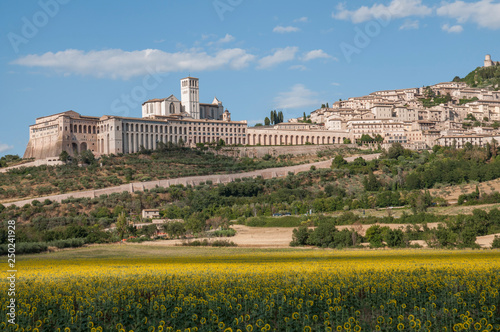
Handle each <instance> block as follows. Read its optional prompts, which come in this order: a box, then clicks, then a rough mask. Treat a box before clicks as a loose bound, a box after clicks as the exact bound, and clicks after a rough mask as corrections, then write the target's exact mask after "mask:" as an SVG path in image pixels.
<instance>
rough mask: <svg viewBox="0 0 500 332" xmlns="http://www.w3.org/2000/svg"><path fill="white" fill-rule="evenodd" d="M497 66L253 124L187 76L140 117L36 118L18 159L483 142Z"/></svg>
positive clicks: (491, 117)
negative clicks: (235, 117) (178, 148)
mask: <svg viewBox="0 0 500 332" xmlns="http://www.w3.org/2000/svg"><path fill="white" fill-rule="evenodd" d="M497 68H500V64H499V62H495V61H492V60H491V56H489V55H487V56H486V57H485V60H484V66H483V67H482V68H481V67H480V68H477V69H476V70H475V71H473V72H472V73H471V74H469V75H468V76H467V77H466V78H464V79H460V78H459V77H455V79H453V81H452V82H444V83H439V84H435V85H431V86H425V87H420V88H409V89H396V90H385V91H376V92H373V93H371V94H369V95H367V96H362V97H352V98H349V99H347V100H339V101H336V102H334V103H333V104H332V105H331V106H329V105H328V104H326V105H323V106H322V107H321V108H319V109H317V110H315V111H313V112H312V113H311V114H310V115H309V116H304V117H299V118H296V119H291V120H289V121H288V122H282V123H277V124H275V125H273V126H269V125H268V126H255V127H248V125H247V121H232V120H231V114H230V113H229V111H228V110H227V109H226V110H224V107H223V105H222V102H221V101H220V100H219V99H217V98H216V97H215V98H214V100H213V102H212V103H211V104H203V103H200V101H199V80H198V78H194V77H187V78H184V79H182V80H181V96H182V98H181V100H179V99H177V98H176V97H175V96H174V95H170V97H168V98H162V99H151V100H148V101H145V102H144V103H143V105H142V117H140V118H133V117H122V116H117V115H104V116H102V117H95V116H83V115H80V114H79V113H77V112H74V111H67V112H62V113H58V114H54V115H50V116H46V117H42V118H38V119H37V120H36V123H35V124H34V125H32V126H30V141H29V143H28V146H27V148H26V152H25V154H24V158H34V159H37V160H54V158H57V157H58V156H59V155H60V154H61V153H62V152H63V151H65V152H66V153H68V154H69V155H70V156H75V155H77V154H80V153H82V152H83V151H87V150H89V151H91V152H92V153H93V154H94V155H96V156H101V155H109V154H121V153H124V154H127V153H135V152H138V151H140V150H141V149H147V150H155V149H157V148H158V146H160V145H161V144H166V143H169V142H170V143H174V144H182V145H184V146H192V147H194V146H196V145H199V144H207V143H208V144H211V143H220V144H224V145H232V146H270V145H273V146H275V145H307V144H347V143H368V144H369V143H378V144H381V145H382V146H383V147H388V146H390V145H391V144H392V143H400V144H402V145H403V146H404V147H405V148H409V149H413V150H420V149H427V148H430V147H433V146H434V145H441V146H455V147H457V148H460V147H463V146H465V144H467V143H470V144H472V145H477V146H484V145H486V144H487V143H491V142H492V141H493V140H495V141H499V140H500V131H499V130H498V128H499V121H500V91H498V90H499V83H498V78H499V77H500V70H497ZM497 71H498V73H497Z"/></svg>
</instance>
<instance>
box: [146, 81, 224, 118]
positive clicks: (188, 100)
mask: <svg viewBox="0 0 500 332" xmlns="http://www.w3.org/2000/svg"><path fill="white" fill-rule="evenodd" d="M223 113H224V107H223V106H222V102H221V101H219V100H218V99H217V97H215V98H214V100H213V101H212V103H211V104H204V103H200V100H199V80H198V79H197V78H195V77H186V78H183V79H182V80H181V100H179V99H177V98H176V97H175V96H174V95H170V97H168V98H163V99H150V100H148V101H146V102H144V103H143V104H142V117H143V118H147V117H151V116H155V115H161V116H168V115H174V114H177V115H184V116H190V117H191V118H193V119H210V120H222V114H223Z"/></svg>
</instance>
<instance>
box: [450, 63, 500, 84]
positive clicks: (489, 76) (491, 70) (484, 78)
mask: <svg viewBox="0 0 500 332" xmlns="http://www.w3.org/2000/svg"><path fill="white" fill-rule="evenodd" d="M458 80H459V81H460V82H465V83H467V84H468V85H469V86H471V87H473V88H491V89H494V90H499V89H500V65H496V66H492V67H477V68H476V69H474V70H473V71H471V72H470V73H469V74H467V76H465V77H464V78H462V79H460V78H458V77H455V79H454V81H458Z"/></svg>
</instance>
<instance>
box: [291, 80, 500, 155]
mask: <svg viewBox="0 0 500 332" xmlns="http://www.w3.org/2000/svg"><path fill="white" fill-rule="evenodd" d="M429 96H434V99H438V100H440V98H442V97H447V98H448V100H447V101H446V102H445V103H441V104H436V105H431V106H429V105H425V106H424V103H423V102H422V99H430V98H429ZM302 120H303V119H302V118H297V119H293V120H292V121H294V122H300V121H302ZM310 120H311V122H312V123H318V124H323V125H324V130H331V131H339V130H346V131H347V132H348V133H349V134H348V135H347V136H348V138H349V139H351V141H352V142H355V141H357V140H359V139H360V138H361V136H362V135H369V136H371V137H375V136H377V135H380V136H381V137H382V138H384V143H393V142H399V143H403V144H405V145H407V146H408V147H411V148H415V149H419V148H428V147H432V146H434V145H444V146H451V145H456V146H457V147H461V146H463V145H465V144H466V143H467V142H470V143H471V144H473V145H485V144H486V143H488V142H491V140H493V139H495V140H497V141H499V139H500V131H499V130H498V122H499V121H500V91H493V90H487V89H478V88H471V87H468V86H467V84H465V83H462V82H445V83H439V84H435V85H432V86H429V87H422V88H412V89H400V90H386V91H377V92H373V93H371V94H370V95H368V96H362V97H353V98H349V99H347V100H340V101H337V102H335V103H333V105H331V107H328V108H326V107H323V108H320V109H317V110H315V111H313V112H312V113H311V116H310ZM464 123H465V124H466V125H469V124H470V126H464ZM475 124H476V125H478V124H479V126H476V127H474V125H475ZM491 126H494V127H495V128H493V127H491Z"/></svg>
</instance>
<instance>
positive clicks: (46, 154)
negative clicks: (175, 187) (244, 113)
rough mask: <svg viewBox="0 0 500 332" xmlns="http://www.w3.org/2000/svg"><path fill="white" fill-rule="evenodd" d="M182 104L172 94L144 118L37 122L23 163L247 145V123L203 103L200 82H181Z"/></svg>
mask: <svg viewBox="0 0 500 332" xmlns="http://www.w3.org/2000/svg"><path fill="white" fill-rule="evenodd" d="M181 95H182V96H181V101H179V100H178V99H177V98H176V97H175V96H173V95H171V96H170V97H168V98H165V99H153V100H148V101H146V102H145V103H144V104H143V105H142V118H131V117H121V116H112V115H105V116H102V117H93V116H84V115H80V114H79V113H77V112H74V111H67V112H63V113H58V114H54V115H50V116H46V117H41V118H38V119H36V123H35V124H34V125H32V126H30V140H29V143H28V147H27V148H26V152H25V153H24V158H35V159H46V158H51V157H57V156H59V154H60V153H61V152H62V151H66V152H68V153H69V154H70V155H71V156H75V155H76V154H78V153H81V152H82V151H85V150H90V151H92V152H93V153H94V154H95V155H97V156H100V155H105V154H119V153H134V152H138V151H139V150H140V149H141V148H145V149H156V148H157V147H158V144H159V143H160V142H162V143H167V142H172V143H176V144H177V143H181V142H182V143H183V144H186V145H188V146H189V145H195V144H196V143H209V142H213V141H219V140H221V139H222V140H223V141H224V142H225V143H226V144H229V145H232V144H247V122H246V121H231V115H230V113H229V112H228V111H227V110H226V111H224V108H223V106H222V103H221V102H220V101H219V100H218V99H217V98H214V101H213V103H212V104H202V103H200V102H199V80H198V79H197V78H194V77H187V78H184V79H182V80H181Z"/></svg>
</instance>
